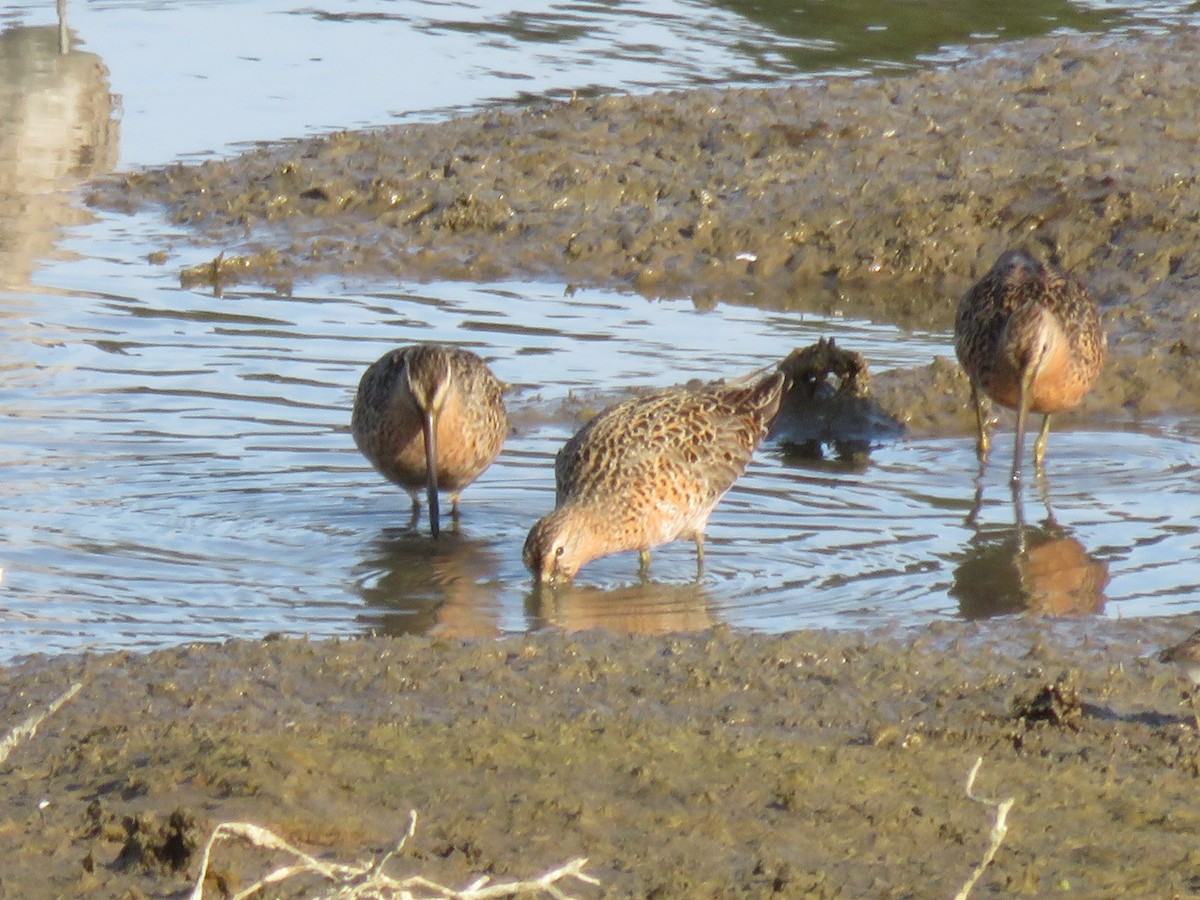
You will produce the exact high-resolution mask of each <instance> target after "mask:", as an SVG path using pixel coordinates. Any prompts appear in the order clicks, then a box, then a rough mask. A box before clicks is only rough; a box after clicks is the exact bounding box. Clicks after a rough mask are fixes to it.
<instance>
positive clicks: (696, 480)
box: [522, 371, 787, 582]
mask: <svg viewBox="0 0 1200 900" xmlns="http://www.w3.org/2000/svg"><path fill="white" fill-rule="evenodd" d="M786 383H787V376H786V375H784V374H783V373H782V372H779V371H772V372H771V373H770V374H768V375H766V376H762V375H759V374H758V373H755V375H754V376H750V377H747V378H744V379H740V380H738V381H736V382H734V383H731V384H724V385H718V386H711V385H710V386H707V387H704V388H701V389H699V390H689V389H686V388H676V389H673V390H668V391H663V392H662V393H658V394H653V395H651V396H648V397H639V398H635V399H632V400H626V401H625V402H624V403H618V404H617V405H615V406H611V407H609V408H608V409H606V410H604V411H603V412H601V413H600V414H599V415H598V416H596V417H595V418H594V419H592V421H591V422H589V423H588V424H587V425H585V426H584V427H583V428H582V429H581V430H580V431H579V433H578V434H576V435H575V436H574V437H573V438H571V439H570V440H569V441H567V443H566V444H565V445H564V446H563V448H562V449H561V450H560V451H559V452H558V456H557V457H556V458H555V463H554V476H555V484H556V488H557V492H556V501H555V508H554V510H553V511H552V512H550V513H549V514H548V515H546V516H544V517H543V518H542V519H540V520H539V521H538V522H537V524H535V525H534V526H533V528H532V529H531V530H530V532H529V536H528V537H527V538H526V540H525V548H524V552H523V554H522V555H523V558H524V560H525V565H526V566H527V567H528V568H529V570H530V571H531V572H533V574H534V576H535V577H536V578H537V579H538V580H539V581H549V582H553V581H569V580H570V579H571V578H573V577H575V573H576V572H577V571H578V570H579V567H580V566H582V565H583V564H584V563H586V562H588V561H589V560H592V559H595V558H597V557H599V556H606V555H608V554H610V553H618V552H620V551H622V550H637V551H639V554H640V560H641V565H642V570H643V571H645V567H646V566H647V565H648V564H649V560H650V548H651V547H656V546H658V545H659V544H665V543H667V542H668V541H673V540H675V539H676V538H689V537H690V538H692V539H693V540H694V541H695V542H696V556H697V569H699V567H700V566H701V565H702V561H703V558H704V528H705V526H706V525H707V523H708V517H709V515H711V513H712V511H713V507H715V506H716V505H717V502H718V501H719V500H720V499H721V497H723V496H724V494H725V492H726V491H728V490H729V488H730V486H731V485H732V484H733V482H734V481H735V480H736V479H737V478H738V476H739V475H741V474H742V472H744V471H745V469H746V465H747V463H749V462H750V457H751V456H752V455H753V453H754V450H755V448H756V447H757V446H758V444H759V443H760V442H761V441H762V439H763V437H764V436H765V435H766V433H767V427H768V426H769V425H770V423H771V420H772V419H773V418H774V417H775V414H776V412H778V410H779V403H780V400H781V399H782V397H783V392H784V388H785V386H786Z"/></svg>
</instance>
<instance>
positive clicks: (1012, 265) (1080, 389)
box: [954, 249, 1107, 481]
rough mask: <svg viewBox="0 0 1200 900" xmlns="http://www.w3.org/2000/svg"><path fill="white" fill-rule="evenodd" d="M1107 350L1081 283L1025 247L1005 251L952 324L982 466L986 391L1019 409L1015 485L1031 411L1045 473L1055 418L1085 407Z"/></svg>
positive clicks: (1036, 458) (1037, 460) (1036, 456)
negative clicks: (1037, 422)
mask: <svg viewBox="0 0 1200 900" xmlns="http://www.w3.org/2000/svg"><path fill="white" fill-rule="evenodd" d="M1106 348H1107V339H1106V337H1105V334H1104V331H1103V330H1102V329H1101V327H1100V316H1099V314H1098V313H1097V311H1096V304H1095V303H1094V302H1093V301H1092V299H1091V298H1090V297H1088V295H1087V292H1086V291H1085V290H1084V288H1083V285H1081V284H1080V283H1079V282H1078V281H1076V280H1075V279H1074V278H1072V277H1071V276H1069V275H1066V274H1064V273H1063V272H1060V271H1058V270H1057V269H1055V268H1052V267H1051V266H1048V265H1043V264H1042V263H1040V262H1038V261H1037V260H1036V259H1034V258H1033V257H1032V256H1030V254H1029V253H1028V252H1027V251H1025V250H1023V249H1019V250H1008V251H1006V252H1004V253H1003V254H1001V256H1000V258H999V259H998V260H996V263H995V265H993V266H992V268H991V269H990V270H989V271H988V273H987V274H986V275H984V276H983V278H981V279H980V280H979V281H978V282H977V283H976V284H975V285H974V286H973V287H972V288H971V289H970V290H969V291H967V293H966V294H965V295H964V296H963V298H962V301H961V302H960V303H959V305H958V315H957V316H956V317H955V322H954V350H955V353H956V354H957V356H958V361H959V362H960V363H961V364H962V367H963V369H964V370H966V373H967V376H968V377H969V378H970V380H971V402H972V403H973V404H974V406H975V418H976V422H977V424H978V426H979V443H978V452H979V459H980V461H981V462H982V461H984V460H986V458H987V453H988V450H989V449H990V445H991V444H990V441H989V440H988V434H987V430H986V427H985V422H984V420H985V413H984V408H983V402H984V401H983V398H982V397H981V396H980V391H982V392H983V393H985V394H986V395H987V396H988V397H990V398H991V399H992V400H994V401H995V402H997V403H999V404H1001V405H1002V406H1007V407H1009V408H1010V409H1015V410H1016V411H1017V434H1016V444H1015V447H1014V451H1013V467H1012V477H1013V480H1014V481H1017V480H1019V479H1020V477H1021V453H1022V449H1023V448H1024V443H1025V422H1026V418H1027V416H1028V414H1029V412H1031V411H1032V412H1035V413H1041V414H1042V416H1043V419H1042V429H1041V431H1040V432H1039V433H1038V437H1037V441H1036V443H1035V444H1034V446H1033V463H1034V466H1035V467H1036V468H1037V469H1038V470H1039V471H1040V470H1041V468H1042V460H1043V458H1044V457H1045V454H1046V435H1047V434H1048V433H1049V431H1050V415H1051V414H1052V413H1057V412H1062V411H1064V410H1068V409H1073V408H1074V407H1075V406H1077V405H1078V404H1079V402H1080V401H1081V400H1082V399H1083V396H1084V394H1086V393H1087V392H1088V390H1089V389H1090V388H1091V386H1092V384H1093V383H1094V382H1095V380H1096V376H1098V375H1099V374H1100V369H1101V367H1102V366H1103V365H1104V355H1105V351H1106Z"/></svg>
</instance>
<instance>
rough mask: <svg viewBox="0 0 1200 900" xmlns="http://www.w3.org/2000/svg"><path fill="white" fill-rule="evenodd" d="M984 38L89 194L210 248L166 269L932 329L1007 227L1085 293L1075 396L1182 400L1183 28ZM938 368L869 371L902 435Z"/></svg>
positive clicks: (1193, 334)
mask: <svg viewBox="0 0 1200 900" xmlns="http://www.w3.org/2000/svg"><path fill="white" fill-rule="evenodd" d="M979 53H980V55H979V58H977V59H975V60H973V61H970V62H967V63H963V64H961V65H958V66H954V67H950V68H947V69H944V70H936V71H929V72H922V73H917V74H909V75H902V76H897V77H888V78H835V79H829V80H826V81H821V82H817V83H811V84H809V83H806V84H796V85H791V86H786V87H777V88H766V89H753V90H751V89H738V90H724V91H722V90H713V89H702V90H696V91H690V92H678V93H662V94H652V95H648V96H608V97H603V98H600V99H592V100H579V101H574V102H565V103H557V104H554V103H548V104H541V105H536V106H533V107H531V108H527V109H498V110H494V111H489V112H483V113H479V114H477V115H473V116H467V117H463V118H459V119H453V120H450V121H446V122H439V123H434V124H414V125H406V126H399V127H393V128H383V129H377V130H370V131H361V132H339V133H335V134H330V135H327V136H323V137H318V138H313V139H307V140H298V141H291V142H286V143H281V144H277V145H272V146H267V147H263V148H261V149H257V150H253V151H250V152H248V153H245V154H242V155H240V156H237V157H234V158H232V159H227V160H219V161H207V162H203V163H199V164H180V165H171V166H166V167H163V168H159V169H153V170H149V171H146V172H140V173H135V174H127V175H123V176H119V177H116V178H114V179H111V180H109V181H106V182H102V183H100V184H99V185H98V186H97V187H96V188H95V190H94V191H93V192H92V194H91V198H90V199H91V202H93V203H95V204H98V205H101V206H106V207H110V208H125V209H128V208H134V207H138V206H143V205H146V204H150V203H157V204H162V205H164V206H165V208H166V209H167V210H168V214H169V215H170V217H171V219H172V220H173V221H174V222H176V223H180V224H186V225H188V226H191V227H190V228H189V231H188V235H189V236H188V238H187V241H188V242H193V241H195V242H199V243H200V244H202V245H203V246H202V248H201V250H200V261H199V263H198V264H197V265H196V266H195V267H194V268H193V269H190V270H189V272H188V273H187V277H189V278H193V279H197V280H199V281H202V282H205V281H208V282H213V283H215V284H218V285H219V284H220V283H221V282H222V281H236V280H252V281H260V282H265V283H268V284H275V285H277V286H278V287H279V288H280V289H281V290H287V289H289V286H290V285H291V284H292V283H294V282H297V281H303V280H304V279H307V278H312V277H316V276H319V275H324V274H329V273H338V274H344V275H352V276H355V275H356V276H362V277H364V278H380V277H382V278H398V279H406V280H417V281H420V280H429V279H469V280H475V281H483V280H491V279H500V278H522V277H528V278H537V277H553V278H560V279H563V280H566V281H568V282H572V283H589V284H598V285H616V286H624V287H627V288H629V289H631V290H636V291H639V292H641V293H644V294H646V295H648V296H661V297H681V296H691V297H693V298H694V299H695V300H696V301H697V302H699V303H703V304H711V303H712V302H716V301H720V302H730V303H752V304H757V305H761V306H765V307H769V308H772V309H783V310H797V311H800V310H813V311H816V312H822V313H838V314H844V315H848V316H865V317H869V318H872V319H874V320H877V321H889V322H895V323H897V324H899V325H901V326H903V327H919V328H928V329H934V330H939V329H940V330H945V331H949V330H950V328H951V327H952V324H953V310H954V305H955V303H956V302H957V299H958V297H959V295H960V294H961V292H962V290H963V289H964V288H965V287H966V286H967V285H968V284H969V283H970V282H971V281H973V280H974V279H975V278H977V277H978V276H979V275H980V274H982V272H984V271H985V270H986V269H987V268H988V267H989V266H990V265H991V263H992V262H993V261H994V260H995V258H996V257H997V256H998V255H999V253H1000V252H1001V251H1002V250H1003V249H1004V248H1006V247H1008V246H1011V245H1014V244H1024V245H1029V246H1031V247H1033V248H1034V249H1035V251H1036V252H1038V253H1039V254H1041V255H1043V256H1044V257H1046V258H1047V259H1049V260H1051V261H1052V262H1055V263H1056V264H1058V265H1061V266H1063V267H1065V268H1067V269H1070V270H1072V271H1073V272H1074V274H1076V275H1077V276H1079V277H1080V278H1081V279H1082V280H1083V281H1084V283H1085V284H1086V285H1087V286H1088V288H1089V289H1090V290H1091V291H1092V293H1093V294H1094V295H1095V296H1096V297H1097V298H1098V299H1099V301H1100V303H1101V307H1102V310H1103V314H1104V319H1105V324H1106V327H1107V328H1108V329H1109V331H1110V333H1111V339H1110V340H1111V345H1112V359H1111V361H1110V364H1109V366H1108V368H1107V370H1106V372H1105V375H1104V376H1103V377H1102V379H1101V382H1100V384H1099V386H1098V387H1097V388H1096V389H1095V390H1094V391H1093V393H1092V395H1091V396H1090V397H1089V398H1088V400H1087V401H1086V402H1085V405H1084V407H1083V414H1084V415H1085V416H1086V415H1095V416H1104V417H1106V418H1108V419H1111V418H1112V417H1113V416H1114V415H1125V416H1131V417H1140V416H1153V415H1159V414H1165V413H1175V412H1195V411H1196V410H1197V408H1198V407H1200V399H1197V398H1200V375H1197V372H1198V371H1200V367H1197V366H1196V365H1194V357H1195V355H1196V353H1197V348H1200V319H1198V318H1197V317H1196V316H1195V315H1194V312H1193V309H1192V307H1193V305H1194V304H1193V303H1192V297H1193V295H1194V292H1195V290H1196V287H1197V284H1198V281H1197V279H1198V278H1200V253H1197V250H1198V249H1200V157H1198V156H1197V155H1196V153H1195V152H1194V151H1195V147H1196V146H1197V144H1198V143H1200V120H1198V119H1197V117H1196V116H1195V114H1194V111H1195V109H1197V108H1198V107H1200V36H1198V35H1196V34H1195V33H1194V32H1192V31H1179V32H1173V33H1169V34H1162V35H1151V36H1146V35H1143V36H1138V37H1113V36H1108V37H1095V36H1077V37H1065V36H1059V37H1055V38H1044V39H1038V40H1032V41H1028V42H1022V43H1016V44H1009V45H1004V46H1002V47H999V48H996V47H987V48H984V49H981V50H980V51H979ZM196 252H197V251H196V249H195V248H194V247H189V248H188V249H187V251H186V252H182V251H181V254H180V255H181V256H183V257H185V258H191V259H193V260H194V259H196ZM222 254H224V255H222ZM955 374H956V373H953V372H951V373H950V377H947V376H946V373H943V372H942V371H941V370H939V369H937V368H936V367H929V368H923V369H921V370H919V371H915V372H908V373H900V374H899V375H898V376H897V379H896V381H895V387H894V389H893V388H892V386H891V384H890V382H889V381H887V380H884V381H883V382H882V383H881V384H880V385H878V387H879V388H880V391H881V396H883V397H886V398H887V401H888V402H889V403H890V404H891V412H892V413H893V414H894V416H895V417H896V418H898V419H900V420H902V421H905V422H907V423H909V425H910V426H911V427H912V428H913V429H914V430H916V431H937V430H943V431H944V430H947V429H956V430H962V431H965V430H966V429H967V427H968V423H967V421H966V418H965V417H964V416H963V415H962V397H963V396H965V393H964V391H965V388H964V382H963V381H962V380H961V379H958V378H956V377H954V375H955Z"/></svg>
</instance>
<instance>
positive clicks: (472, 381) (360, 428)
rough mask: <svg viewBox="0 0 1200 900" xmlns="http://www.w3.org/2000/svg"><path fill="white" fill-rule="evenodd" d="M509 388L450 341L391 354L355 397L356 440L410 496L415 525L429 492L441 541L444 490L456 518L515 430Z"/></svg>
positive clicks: (432, 519) (373, 370)
mask: <svg viewBox="0 0 1200 900" xmlns="http://www.w3.org/2000/svg"><path fill="white" fill-rule="evenodd" d="M503 392H504V385H503V384H502V383H501V382H500V380H499V379H497V378H496V376H494V375H493V374H492V372H491V370H490V369H488V367H487V364H486V363H484V361H483V360H482V359H480V358H479V357H478V356H476V355H475V354H474V353H471V352H470V351H468V350H462V349H459V348H457V347H447V346H444V345H442V344H415V345H413V346H411V347H401V348H399V349H396V350H392V351H390V352H388V353H385V354H384V355H383V356H382V357H380V358H379V360H378V361H376V362H375V363H373V364H372V365H371V366H370V367H369V368H368V369H367V371H366V372H365V373H364V374H363V377H362V380H361V381H360V382H359V385H358V394H357V395H356V396H355V398H354V414H353V416H352V417H351V420H350V430H351V431H352V432H353V433H354V443H355V444H357V445H358V449H359V450H361V451H362V454H363V456H365V457H366V458H367V459H368V460H370V462H371V465H373V466H374V467H375V468H376V469H378V470H379V472H380V473H381V474H382V475H383V476H384V477H385V478H387V479H388V480H390V481H393V482H395V483H396V484H398V485H400V487H402V488H404V489H405V490H406V491H408V493H409V495H410V496H411V497H412V501H413V521H414V522H415V521H416V516H417V513H418V511H419V510H420V506H421V496H420V494H421V491H422V490H424V491H425V495H426V497H427V498H428V501H429V528H430V531H432V532H433V536H434V537H437V536H438V518H439V514H438V491H439V490H443V491H449V492H450V502H451V505H452V510H453V513H454V515H456V516H457V515H458V497H459V494H460V493H461V492H462V490H463V488H465V487H466V486H467V485H469V484H470V483H471V482H472V481H474V480H475V479H476V478H478V477H479V476H480V474H481V473H482V472H483V470H484V469H486V468H487V467H488V466H490V465H491V464H492V461H493V460H494V459H495V458H496V456H497V454H499V453H500V447H501V446H502V445H503V444H504V437H505V435H506V433H507V432H508V415H507V413H506V412H505V410H504V400H503V398H502V394H503Z"/></svg>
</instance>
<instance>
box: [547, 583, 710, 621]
mask: <svg viewBox="0 0 1200 900" xmlns="http://www.w3.org/2000/svg"><path fill="white" fill-rule="evenodd" d="M525 612H526V615H528V616H529V619H530V621H531V622H532V623H533V625H534V627H535V628H557V629H561V630H562V631H587V630H589V629H593V628H603V629H605V630H607V631H612V632H617V633H619V634H680V633H687V632H697V631H704V630H705V629H708V628H711V627H712V626H713V624H714V622H713V617H712V613H711V610H710V604H709V597H708V593H707V591H706V590H705V589H704V586H703V585H702V584H701V583H700V582H699V581H692V582H688V583H686V584H661V583H657V582H652V581H639V582H637V583H635V584H631V585H628V586H626V587H621V588H616V589H605V588H600V587H591V586H587V585H581V584H574V583H572V584H565V585H559V586H557V587H554V588H550V587H548V586H544V585H540V584H537V583H536V582H535V584H534V588H533V590H532V591H531V592H530V593H529V594H528V596H527V597H526V599H525Z"/></svg>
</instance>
